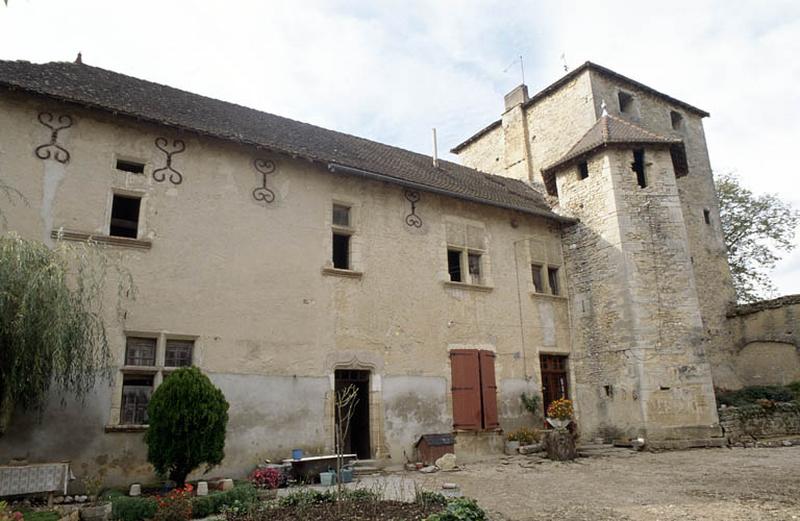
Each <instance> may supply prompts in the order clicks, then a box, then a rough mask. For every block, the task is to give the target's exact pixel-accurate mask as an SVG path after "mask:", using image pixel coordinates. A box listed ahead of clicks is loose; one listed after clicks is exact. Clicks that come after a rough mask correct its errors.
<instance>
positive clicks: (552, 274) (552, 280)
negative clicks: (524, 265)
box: [547, 268, 561, 295]
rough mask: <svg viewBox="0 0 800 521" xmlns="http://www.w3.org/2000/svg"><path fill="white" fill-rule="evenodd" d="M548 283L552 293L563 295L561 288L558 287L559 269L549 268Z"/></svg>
mask: <svg viewBox="0 0 800 521" xmlns="http://www.w3.org/2000/svg"><path fill="white" fill-rule="evenodd" d="M547 282H548V283H549V284H550V293H552V294H553V295H560V294H561V288H560V287H559V285H558V268H547Z"/></svg>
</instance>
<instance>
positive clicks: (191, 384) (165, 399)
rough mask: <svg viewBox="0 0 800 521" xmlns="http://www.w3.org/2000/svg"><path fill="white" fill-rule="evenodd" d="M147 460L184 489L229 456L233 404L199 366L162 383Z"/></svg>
mask: <svg viewBox="0 0 800 521" xmlns="http://www.w3.org/2000/svg"><path fill="white" fill-rule="evenodd" d="M147 416H148V425H149V427H148V429H147V432H146V433H145V437H144V439H145V443H147V460H148V461H149V462H150V463H152V465H153V467H155V469H156V472H158V473H159V474H161V475H165V476H168V477H169V479H171V480H172V481H175V482H176V483H177V484H178V485H179V486H181V485H183V484H184V482H185V481H186V476H188V475H189V473H190V472H191V471H192V470H194V469H196V468H197V467H199V466H200V465H201V464H203V463H205V464H206V465H207V466H208V468H207V469H206V470H208V469H210V468H211V467H213V466H214V465H219V464H220V463H221V462H222V458H224V457H225V429H226V427H227V425H228V402H227V401H226V400H225V396H224V395H223V394H222V391H221V390H220V389H219V388H217V387H215V386H214V384H212V383H211V380H209V379H208V377H207V376H206V375H204V374H203V373H201V372H200V370H199V369H197V368H196V367H186V368H182V369H178V370H177V371H175V372H174V373H172V374H170V375H169V376H168V377H167V378H166V379H165V380H164V382H163V383H162V384H161V385H159V386H158V387H157V388H156V390H155V392H154V393H153V396H152V397H151V398H150V403H149V404H148V406H147Z"/></svg>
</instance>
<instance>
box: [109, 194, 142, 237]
mask: <svg viewBox="0 0 800 521" xmlns="http://www.w3.org/2000/svg"><path fill="white" fill-rule="evenodd" d="M141 203H142V200H141V199H140V198H138V197H131V196H124V195H117V194H114V199H113V201H112V202H111V223H110V225H109V227H108V234H109V235H112V236H114V237H130V238H132V239H135V238H136V237H137V236H138V235H139V209H140V207H141Z"/></svg>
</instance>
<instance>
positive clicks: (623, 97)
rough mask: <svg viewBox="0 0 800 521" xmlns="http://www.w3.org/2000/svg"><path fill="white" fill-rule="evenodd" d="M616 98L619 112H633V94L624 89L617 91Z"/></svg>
mask: <svg viewBox="0 0 800 521" xmlns="http://www.w3.org/2000/svg"><path fill="white" fill-rule="evenodd" d="M617 100H618V101H619V111H620V112H621V113H623V114H630V113H631V112H633V95H631V94H629V93H627V92H624V91H619V93H618V94H617Z"/></svg>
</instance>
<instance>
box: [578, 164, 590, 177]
mask: <svg viewBox="0 0 800 521" xmlns="http://www.w3.org/2000/svg"><path fill="white" fill-rule="evenodd" d="M578 177H579V178H580V179H586V178H587V177H589V163H587V162H586V161H581V162H580V163H578Z"/></svg>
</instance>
